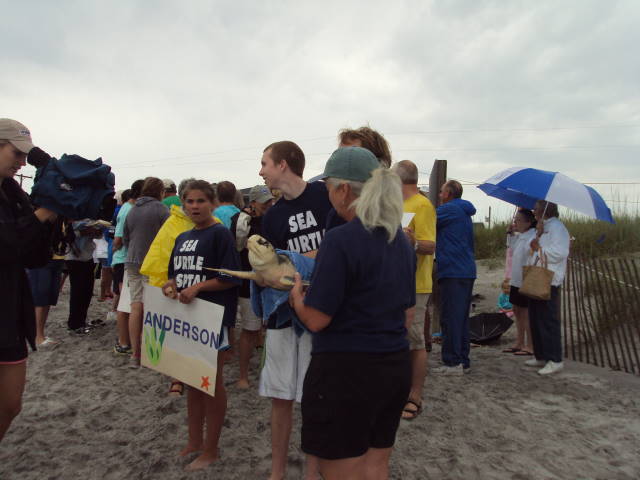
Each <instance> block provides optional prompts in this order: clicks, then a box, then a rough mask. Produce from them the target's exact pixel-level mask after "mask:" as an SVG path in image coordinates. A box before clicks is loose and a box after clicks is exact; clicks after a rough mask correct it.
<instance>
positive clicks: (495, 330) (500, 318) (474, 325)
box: [469, 313, 513, 345]
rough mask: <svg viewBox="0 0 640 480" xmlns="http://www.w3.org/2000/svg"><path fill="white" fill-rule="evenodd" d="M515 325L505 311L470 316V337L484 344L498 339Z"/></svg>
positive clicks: (474, 341) (473, 340) (475, 341)
mask: <svg viewBox="0 0 640 480" xmlns="http://www.w3.org/2000/svg"><path fill="white" fill-rule="evenodd" d="M511 325H513V320H511V319H510V318H509V317H507V316H506V315H505V314H504V313H481V314H479V315H474V316H473V317H469V339H470V340H471V341H472V342H473V343H477V344H480V345H484V344H487V343H491V342H493V341H495V340H498V339H499V338H500V337H501V336H502V334H503V333H504V332H506V331H507V330H509V327H510V326H511Z"/></svg>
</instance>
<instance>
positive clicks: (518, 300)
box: [509, 285, 529, 308]
mask: <svg viewBox="0 0 640 480" xmlns="http://www.w3.org/2000/svg"><path fill="white" fill-rule="evenodd" d="M509 302H511V304H512V305H516V306H518V307H523V308H527V307H528V306H529V297H526V296H524V295H522V294H521V293H520V289H519V288H518V287H514V286H513V285H511V290H509Z"/></svg>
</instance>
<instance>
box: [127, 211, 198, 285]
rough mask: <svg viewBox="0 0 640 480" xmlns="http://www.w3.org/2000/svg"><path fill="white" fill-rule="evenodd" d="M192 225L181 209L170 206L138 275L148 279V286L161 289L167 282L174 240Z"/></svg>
mask: <svg viewBox="0 0 640 480" xmlns="http://www.w3.org/2000/svg"><path fill="white" fill-rule="evenodd" d="M193 227H194V223H193V222H192V221H191V219H190V218H189V217H187V214H186V213H184V212H183V211H182V208H180V207H178V206H176V205H171V215H169V218H167V220H166V221H165V222H164V223H163V224H162V227H160V230H158V233H157V235H156V238H154V239H153V242H151V246H150V247H149V251H148V252H147V256H146V257H144V262H143V263H142V267H140V273H141V274H143V275H146V276H147V277H149V285H153V286H154V287H162V285H164V284H165V283H166V282H167V278H168V277H167V275H168V272H169V258H170V257H171V252H172V251H173V245H174V244H175V243H176V238H177V237H178V235H180V234H181V233H183V232H186V231H187V230H191V229H192V228H193Z"/></svg>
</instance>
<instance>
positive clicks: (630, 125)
mask: <svg viewBox="0 0 640 480" xmlns="http://www.w3.org/2000/svg"><path fill="white" fill-rule="evenodd" d="M635 127H640V123H622V124H617V125H616V124H612V125H581V126H574V127H530V128H463V129H457V130H426V131H422V132H398V133H388V134H387V135H436V134H441V133H473V132H547V131H554V130H586V129H600V128H635Z"/></svg>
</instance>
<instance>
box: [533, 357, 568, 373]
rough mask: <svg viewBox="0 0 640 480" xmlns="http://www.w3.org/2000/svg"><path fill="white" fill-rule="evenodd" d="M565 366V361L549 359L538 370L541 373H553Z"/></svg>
mask: <svg viewBox="0 0 640 480" xmlns="http://www.w3.org/2000/svg"><path fill="white" fill-rule="evenodd" d="M563 368H564V363H562V362H552V361H551V360H549V361H548V362H547V364H546V365H545V366H544V367H542V368H541V369H540V370H538V374H539V375H551V374H552V373H556V372H559V371H560V370H562V369H563Z"/></svg>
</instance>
